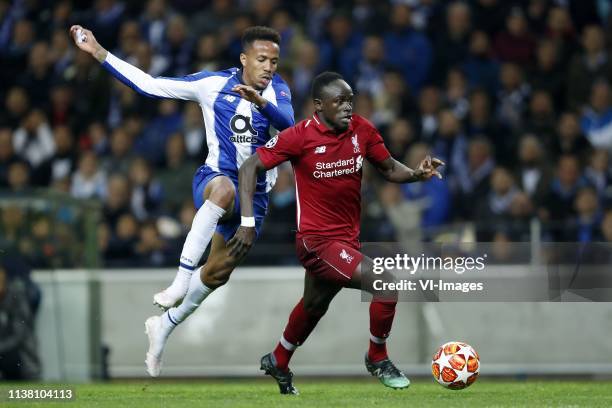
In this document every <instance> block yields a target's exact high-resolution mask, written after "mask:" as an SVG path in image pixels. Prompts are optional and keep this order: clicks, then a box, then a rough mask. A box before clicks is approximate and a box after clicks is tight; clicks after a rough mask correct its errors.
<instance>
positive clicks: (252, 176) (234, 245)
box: [227, 154, 266, 259]
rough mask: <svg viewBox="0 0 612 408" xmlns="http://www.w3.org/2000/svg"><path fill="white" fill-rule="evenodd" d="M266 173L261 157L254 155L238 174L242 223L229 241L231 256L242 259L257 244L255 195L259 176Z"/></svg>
mask: <svg viewBox="0 0 612 408" xmlns="http://www.w3.org/2000/svg"><path fill="white" fill-rule="evenodd" d="M264 171H266V168H265V167H264V165H263V163H262V162H261V160H260V159H259V155H257V154H254V155H252V156H251V157H249V158H248V159H246V160H245V161H244V163H242V166H240V171H239V172H238V193H239V194H240V213H241V216H242V222H241V223H240V227H239V228H238V230H237V231H236V234H235V235H234V237H233V238H232V239H230V240H229V242H228V243H227V246H228V247H229V248H230V252H229V254H230V256H234V257H236V258H238V259H242V258H243V257H245V256H246V254H247V253H248V252H249V250H250V249H251V247H252V246H253V243H254V242H255V217H254V216H253V195H254V194H255V188H256V187H257V175H258V174H259V173H261V172H264Z"/></svg>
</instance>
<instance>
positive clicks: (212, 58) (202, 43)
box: [142, 33, 222, 76]
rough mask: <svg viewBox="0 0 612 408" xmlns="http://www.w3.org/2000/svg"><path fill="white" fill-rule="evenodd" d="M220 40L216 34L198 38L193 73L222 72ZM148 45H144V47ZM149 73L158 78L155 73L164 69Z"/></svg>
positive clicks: (207, 34)
mask: <svg viewBox="0 0 612 408" xmlns="http://www.w3.org/2000/svg"><path fill="white" fill-rule="evenodd" d="M219 41H220V38H219V36H218V35H217V34H215V33H206V34H203V35H202V36H200V37H199V38H198V41H197V43H196V49H195V56H194V62H193V64H192V66H193V68H192V69H191V70H192V71H193V72H199V71H213V72H214V71H219V70H221V67H222V63H221V62H220V61H221V49H220V44H219ZM145 44H146V43H143V44H142V45H143V46H144V45H145ZM156 57H157V56H156ZM152 71H153V72H151V71H147V72H149V74H150V75H152V76H156V75H155V72H156V71H160V72H162V71H163V70H162V69H155V70H152Z"/></svg>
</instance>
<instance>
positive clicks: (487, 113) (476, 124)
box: [465, 89, 516, 167]
mask: <svg viewBox="0 0 612 408" xmlns="http://www.w3.org/2000/svg"><path fill="white" fill-rule="evenodd" d="M469 105H470V111H469V114H468V117H467V118H466V121H465V122H466V123H465V134H466V136H467V137H468V138H474V137H481V138H485V139H487V140H488V141H489V142H491V144H492V145H493V146H495V153H494V154H495V161H496V162H497V163H499V164H500V165H504V166H508V167H510V166H514V165H515V156H514V153H515V151H516V140H515V139H514V138H513V137H511V135H510V130H509V129H508V128H507V127H506V126H503V125H501V124H500V123H499V122H497V121H496V120H495V117H494V116H493V115H492V113H491V111H492V108H491V98H490V97H489V95H488V94H487V92H486V91H485V90H484V89H475V90H474V91H472V93H471V94H470V102H469Z"/></svg>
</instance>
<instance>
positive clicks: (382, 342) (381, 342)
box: [370, 333, 387, 344]
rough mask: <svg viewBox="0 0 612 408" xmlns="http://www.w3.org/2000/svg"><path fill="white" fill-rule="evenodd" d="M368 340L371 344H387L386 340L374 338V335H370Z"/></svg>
mask: <svg viewBox="0 0 612 408" xmlns="http://www.w3.org/2000/svg"><path fill="white" fill-rule="evenodd" d="M370 340H372V343H376V344H385V343H386V342H387V339H383V338H382V337H376V336H375V335H373V334H371V333H370Z"/></svg>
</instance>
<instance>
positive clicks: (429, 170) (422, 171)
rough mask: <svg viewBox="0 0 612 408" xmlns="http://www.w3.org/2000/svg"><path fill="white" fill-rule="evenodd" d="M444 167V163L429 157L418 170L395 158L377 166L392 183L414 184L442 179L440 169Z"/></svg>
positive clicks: (390, 158)
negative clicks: (431, 179) (432, 179)
mask: <svg viewBox="0 0 612 408" xmlns="http://www.w3.org/2000/svg"><path fill="white" fill-rule="evenodd" d="M440 166H444V162H443V161H442V160H440V159H437V158H435V157H434V158H431V157H430V156H429V155H428V156H427V157H426V158H425V159H423V160H422V161H421V163H420V164H419V166H418V167H417V168H416V169H414V170H413V169H411V168H409V167H408V166H405V165H404V164H402V163H400V162H398V161H397V160H395V159H394V158H393V157H389V158H387V159H386V160H383V161H381V162H379V163H377V164H376V168H377V169H378V171H379V172H380V173H381V174H382V175H383V177H384V178H385V179H386V180H387V181H390V182H392V183H413V182H415V181H427V180H429V179H430V178H432V177H433V176H436V177H438V178H440V179H441V178H442V174H440V172H439V171H438V167H440Z"/></svg>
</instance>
